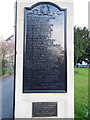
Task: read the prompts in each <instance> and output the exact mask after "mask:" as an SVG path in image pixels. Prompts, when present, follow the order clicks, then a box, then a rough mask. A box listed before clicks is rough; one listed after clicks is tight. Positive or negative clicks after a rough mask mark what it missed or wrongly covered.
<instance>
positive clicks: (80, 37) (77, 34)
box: [74, 26, 89, 65]
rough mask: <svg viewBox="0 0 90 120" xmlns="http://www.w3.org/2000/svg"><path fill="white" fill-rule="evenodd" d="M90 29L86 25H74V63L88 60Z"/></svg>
mask: <svg viewBox="0 0 90 120" xmlns="http://www.w3.org/2000/svg"><path fill="white" fill-rule="evenodd" d="M88 37H89V31H88V29H87V28H86V27H83V28H81V27H76V26H75V27H74V63H75V65H76V64H77V63H81V62H82V61H83V60H84V61H86V58H87V54H86V51H88V45H89V38H88Z"/></svg>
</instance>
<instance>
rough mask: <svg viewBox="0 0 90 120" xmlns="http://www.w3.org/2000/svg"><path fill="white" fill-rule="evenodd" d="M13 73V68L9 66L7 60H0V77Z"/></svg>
mask: <svg viewBox="0 0 90 120" xmlns="http://www.w3.org/2000/svg"><path fill="white" fill-rule="evenodd" d="M13 72H14V70H13V66H12V65H11V64H10V62H9V61H8V60H3V59H2V60H0V76H3V75H5V74H8V75H10V74H12V73H13Z"/></svg>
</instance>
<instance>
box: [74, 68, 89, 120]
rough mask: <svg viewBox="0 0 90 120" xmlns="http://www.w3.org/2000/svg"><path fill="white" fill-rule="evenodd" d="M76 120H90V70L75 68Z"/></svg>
mask: <svg viewBox="0 0 90 120" xmlns="http://www.w3.org/2000/svg"><path fill="white" fill-rule="evenodd" d="M75 71H77V72H76V74H75V118H77V119H78V118H82V119H83V118H88V119H90V118H89V116H88V115H89V111H88V107H89V105H88V68H75Z"/></svg>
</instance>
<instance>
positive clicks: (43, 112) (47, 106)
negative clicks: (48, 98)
mask: <svg viewBox="0 0 90 120" xmlns="http://www.w3.org/2000/svg"><path fill="white" fill-rule="evenodd" d="M55 116H57V103H56V102H36V103H33V104H32V117H55Z"/></svg>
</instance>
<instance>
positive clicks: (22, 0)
mask: <svg viewBox="0 0 90 120" xmlns="http://www.w3.org/2000/svg"><path fill="white" fill-rule="evenodd" d="M16 2H54V3H57V2H67V3H68V2H73V0H57V1H56V0H16Z"/></svg>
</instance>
